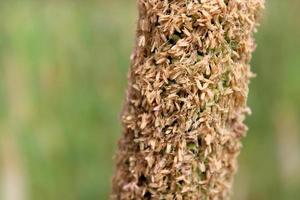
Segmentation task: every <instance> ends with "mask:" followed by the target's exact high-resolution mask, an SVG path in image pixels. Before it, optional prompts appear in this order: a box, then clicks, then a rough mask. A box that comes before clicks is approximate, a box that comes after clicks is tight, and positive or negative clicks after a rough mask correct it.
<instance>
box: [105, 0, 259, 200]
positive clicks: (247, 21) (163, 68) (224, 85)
mask: <svg viewBox="0 0 300 200" xmlns="http://www.w3.org/2000/svg"><path fill="white" fill-rule="evenodd" d="M263 3H264V2H263V0H138V6H139V12H140V13H139V21H138V28H137V36H136V47H135V49H134V51H133V54H132V56H131V61H132V65H131V68H130V72H129V85H128V91H127V98H126V103H125V106H124V111H123V114H122V122H123V136H122V138H121V140H120V142H119V150H118V153H117V156H116V163H117V167H116V172H115V176H114V178H113V191H112V195H111V198H112V199H114V200H127V199H128V200H129V199H166V200H173V199H178V200H181V199H187V200H194V199H195V200H202V199H203V200H204V199H205V200H206V199H207V200H208V199H209V200H218V199H221V200H223V199H227V198H228V197H229V195H230V190H231V186H232V179H233V175H234V173H235V172H236V159H237V156H238V154H239V152H240V148H241V138H242V137H243V136H245V133H246V130H247V127H246V126H245V125H244V123H243V121H244V118H245V115H246V114H247V113H249V108H248V107H247V105H246V101H247V95H248V84H249V79H250V78H251V77H252V76H253V74H252V73H251V71H250V66H249V61H250V59H251V53H252V52H253V50H254V48H255V43H254V39H253V32H255V29H256V26H257V20H258V18H259V15H260V11H261V9H262V7H263Z"/></svg>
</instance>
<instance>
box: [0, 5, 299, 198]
mask: <svg viewBox="0 0 300 200" xmlns="http://www.w3.org/2000/svg"><path fill="white" fill-rule="evenodd" d="M266 7H267V9H266V15H265V18H264V21H263V25H262V26H261V27H260V29H259V32H258V34H257V35H256V36H257V42H258V48H257V51H256V52H255V54H254V56H253V62H252V66H253V71H254V72H255V73H257V75H258V76H257V78H255V79H253V80H252V83H251V86H250V89H251V91H250V99H249V105H250V107H251V108H252V111H253V115H252V116H250V117H249V118H248V120H247V121H248V125H249V127H250V130H249V132H248V133H249V134H248V137H247V138H246V139H244V148H243V150H242V154H241V156H240V159H239V160H240V170H239V173H238V175H237V179H236V184H235V199H239V200H240V199H241V200H244V199H245V200H256V199H272V200H277V199H278V200H279V199H284V200H294V199H297V198H299V194H298V193H299V190H300V161H299V159H298V157H299V155H300V150H299V145H300V133H299V131H300V127H299V124H300V106H299V102H300V81H299V73H300V68H299V67H300V39H299V35H300V24H299V23H300V22H299V20H298V19H299V18H300V14H299V11H298V8H299V7H300V2H299V1H295V0H286V1H281V0H272V1H268V4H267V6H266ZM136 15H137V13H136V6H135V1H134V0H130V1H121V0H111V1H104V0H99V1H96V0H95V1H91V0H90V1H79V0H77V1H71V0H70V1H67V0H64V1H62V0H61V1H57V0H56V1H55V0H53V1H50V0H48V1H37V0H36V1H34V0H22V1H21V0H12V1H1V3H0V108H1V109H0V130H1V132H0V140H1V141H3V140H2V139H3V138H11V139H9V140H12V141H14V143H15V145H11V146H16V147H15V148H14V149H15V150H14V153H13V154H11V155H10V156H11V157H13V156H15V159H6V157H5V156H4V155H7V152H10V151H9V150H7V149H5V148H6V147H5V146H6V145H4V146H3V147H1V148H0V150H1V151H2V152H5V154H4V153H1V154H0V156H1V158H0V179H1V182H0V183H1V184H2V185H5V183H4V182H5V180H6V179H5V178H3V177H5V175H4V174H5V173H6V171H5V169H6V167H5V166H7V165H8V164H7V162H10V160H16V159H19V160H18V161H14V162H13V163H10V165H14V164H15V165H19V166H17V167H16V168H22V170H17V171H16V172H15V173H16V174H20V173H21V174H23V176H24V178H23V179H18V180H19V181H25V183H24V184H25V190H26V192H25V193H24V196H26V197H27V199H30V200H39V199H45V200H48V199H49V200H50V199H51V200H52V199H65V200H67V199H70V200H71V199H72V200H73V199H107V198H108V194H109V190H110V178H111V176H112V171H113V163H112V162H113V160H112V157H113V153H114V150H115V147H116V143H117V138H118V137H119V135H120V132H121V129H120V124H119V113H120V111H121V107H122V101H123V97H124V93H125V88H126V77H127V69H128V66H129V56H130V53H131V50H132V47H133V42H134V41H133V39H134V29H135V20H136ZM4 141H6V140H4ZM8 146H9V145H8ZM287 148H288V150H287ZM5 163H6V164H5ZM10 165H8V166H10ZM11 169H12V170H13V169H14V167H12V168H11ZM4 189H5V187H1V188H0V199H1V198H4V197H2V196H1V194H4V193H5V191H3V190H4Z"/></svg>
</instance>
